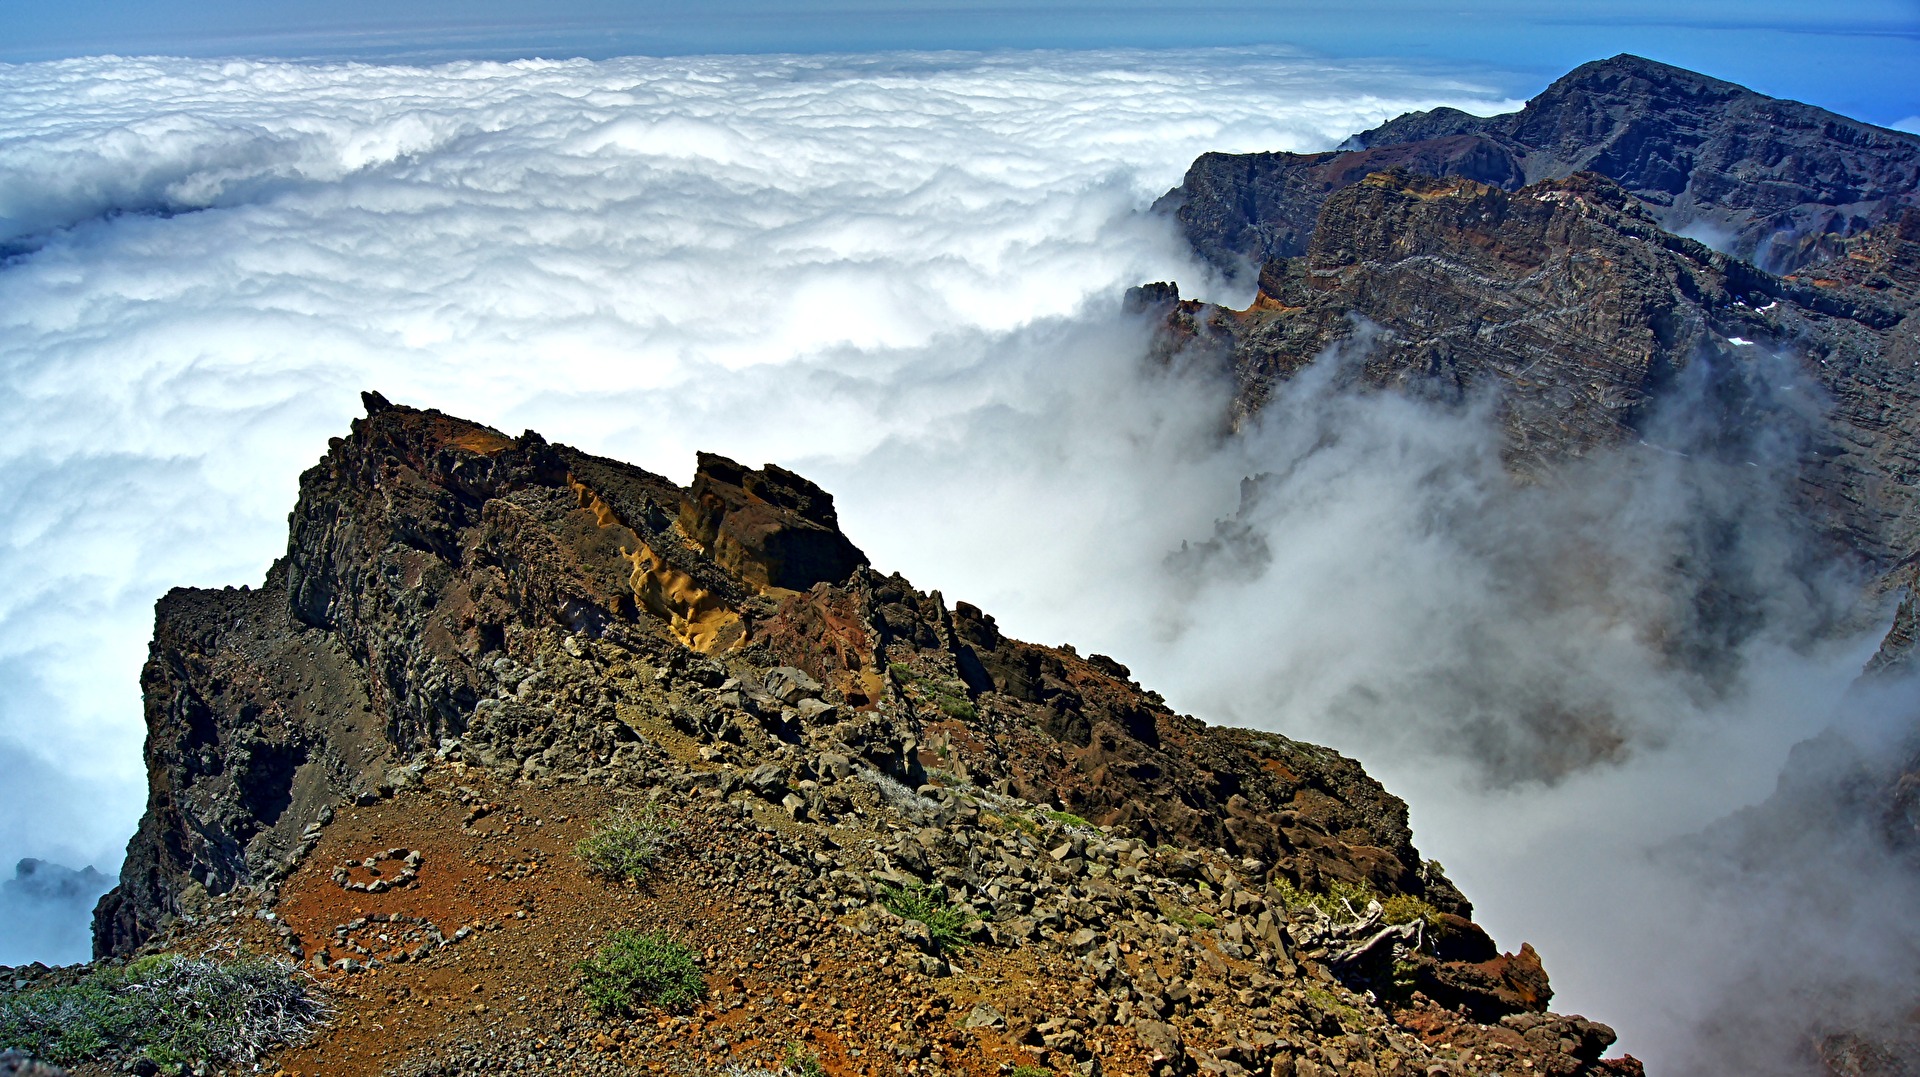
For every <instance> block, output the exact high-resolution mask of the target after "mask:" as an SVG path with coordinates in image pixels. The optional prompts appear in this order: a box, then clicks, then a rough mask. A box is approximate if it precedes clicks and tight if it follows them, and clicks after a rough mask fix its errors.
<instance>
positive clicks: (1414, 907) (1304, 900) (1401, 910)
mask: <svg viewBox="0 0 1920 1077" xmlns="http://www.w3.org/2000/svg"><path fill="white" fill-rule="evenodd" d="M1273 885H1274V889H1276V890H1278V891H1280V897H1281V901H1282V902H1283V903H1284V904H1285V905H1286V906H1287V908H1289V909H1302V908H1307V907H1312V908H1316V909H1319V910H1320V911H1321V912H1324V913H1326V914H1327V915H1328V916H1331V917H1333V918H1334V919H1336V920H1346V919H1351V918H1353V917H1356V916H1358V915H1360V914H1361V913H1363V912H1365V911H1366V908H1367V903H1368V902H1370V901H1378V902H1379V903H1380V913H1381V919H1383V920H1385V921H1386V922H1387V923H1389V924H1410V923H1413V922H1414V921H1416V920H1422V921H1425V922H1426V923H1427V924H1428V925H1432V924H1433V923H1434V922H1435V921H1437V920H1438V919H1439V916H1440V912H1439V910H1437V909H1435V908H1434V907H1433V906H1432V905H1429V904H1427V903H1426V902H1425V901H1424V900H1422V899H1420V898H1417V897H1414V896H1413V895H1412V894H1394V895H1391V896H1389V897H1381V896H1380V894H1379V892H1377V891H1376V890H1374V889H1373V887H1371V886H1368V885H1367V884H1366V883H1343V882H1340V881H1338V880H1335V881H1333V882H1330V883H1328V884H1327V890H1326V893H1323V894H1310V893H1308V892H1306V891H1304V890H1302V889H1300V888H1299V887H1297V886H1295V885H1294V884H1292V883H1291V882H1288V881H1287V880H1285V879H1281V880H1279V881H1277V882H1275V883H1274V884H1273Z"/></svg>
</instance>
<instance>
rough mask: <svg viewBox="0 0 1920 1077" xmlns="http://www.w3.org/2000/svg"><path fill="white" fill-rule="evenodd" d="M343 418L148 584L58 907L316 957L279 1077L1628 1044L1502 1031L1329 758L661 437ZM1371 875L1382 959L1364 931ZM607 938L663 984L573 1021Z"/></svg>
mask: <svg viewBox="0 0 1920 1077" xmlns="http://www.w3.org/2000/svg"><path fill="white" fill-rule="evenodd" d="M367 410H368V414H367V417H366V418H364V419H360V420H357V421H356V422H355V423H354V425H353V431H352V433H351V435H350V436H348V437H346V438H338V439H335V440H334V441H333V442H331V444H330V447H329V451H328V453H327V455H326V457H325V458H324V459H322V460H321V461H320V463H319V464H317V465H316V466H315V467H313V468H311V469H310V470H308V471H307V472H306V473H305V474H304V475H303V476H302V478H301V495H300V501H299V504H298V505H297V506H296V508H295V511H294V512H293V514H292V517H291V524H292V526H291V534H290V538H289V543H288V548H287V553H286V556H285V557H284V558H282V559H281V560H280V561H279V562H277V563H276V564H275V565H274V567H273V568H272V569H271V570H270V571H269V573H268V576H267V579H266V582H265V585H264V586H263V587H260V588H239V589H226V590H217V591H209V590H178V591H174V592H172V593H170V594H169V595H168V596H167V597H166V598H165V599H163V600H162V602H161V603H160V605H159V607H158V610H157V623H156V631H155V638H154V643H153V647H152V651H151V656H150V660H149V662H148V665H147V669H146V672H145V675H144V678H143V684H144V686H145V688H146V691H147V701H148V709H147V718H148V723H149V736H148V742H147V759H148V763H149V766H150V768H151V774H152V792H151V797H150V800H149V805H148V811H147V814H146V816H145V817H144V819H143V820H142V824H141V828H140V831H139V833H138V834H137V835H136V836H135V838H134V840H133V842H132V844H131V845H130V847H129V852H128V861H127V864H128V871H127V873H126V875H125V876H124V878H123V881H122V884H121V886H120V887H119V888H118V889H116V890H115V891H114V892H113V893H111V894H110V895H108V897H107V898H105V899H103V900H102V902H101V905H100V909H99V912H98V916H97V921H96V929H97V930H96V942H97V946H98V949H99V952H100V954H101V955H102V957H111V958H118V957H125V956H131V955H135V954H138V953H142V952H151V951H154V950H157V949H181V948H199V949H204V948H206V947H214V946H217V947H226V948H238V949H241V950H252V951H253V952H261V953H285V954H288V955H290V956H291V959H292V960H295V961H297V962H299V963H301V964H302V965H303V966H305V967H307V968H310V969H312V970H313V972H312V975H314V976H316V977H317V978H319V979H320V980H321V981H322V982H323V984H324V985H325V987H326V990H327V991H328V992H329V994H330V995H331V996H332V997H333V999H334V1001H335V1004H336V1006H337V1008H338V1012H337V1015H336V1018H335V1020H334V1022H333V1024H332V1025H330V1026H329V1027H328V1028H327V1029H325V1030H323V1031H322V1032H321V1033H320V1035H319V1036H318V1037H317V1038H316V1039H315V1040H314V1041H312V1042H310V1043H307V1044H303V1045H299V1046H295V1047H290V1048H283V1049H281V1050H280V1052H279V1053H278V1054H277V1055H275V1056H272V1057H271V1058H270V1059H269V1061H270V1062H271V1063H272V1064H273V1065H278V1066H279V1067H281V1068H282V1069H283V1070H284V1071H285V1072H287V1073H294V1074H312V1073H317V1072H327V1073H341V1072H355V1073H359V1072H365V1073H394V1074H409V1075H419V1077H424V1075H427V1074H454V1073H496V1072H500V1071H503V1070H517V1069H521V1068H528V1067H531V1066H543V1067H553V1066H558V1068H560V1069H562V1070H565V1071H567V1072H577V1073H601V1072H608V1073H611V1072H627V1071H628V1070H629V1069H631V1068H633V1067H643V1068H652V1069H660V1068H662V1067H669V1068H671V1069H672V1070H673V1071H675V1072H679V1071H683V1070H684V1071H688V1072H714V1071H717V1070H719V1069H721V1068H723V1067H724V1066H726V1065H745V1064H752V1065H760V1066H762V1067H765V1068H773V1067H776V1066H777V1065H779V1064H781V1060H782V1059H787V1058H791V1057H793V1053H794V1052H796V1051H798V1052H800V1053H801V1054H802V1055H805V1056H807V1057H809V1058H811V1059H813V1060H814V1061H815V1062H817V1063H818V1064H819V1065H820V1066H821V1067H822V1069H823V1071H824V1072H826V1073H830V1074H834V1075H836V1077H838V1075H844V1074H852V1073H874V1074H895V1073H901V1072H910V1073H926V1074H940V1073H951V1074H981V1075H986V1074H994V1073H999V1072H1004V1071H1005V1069H1007V1068H1011V1066H1012V1065H1014V1064H1029V1063H1031V1062H1033V1061H1034V1060H1036V1059H1038V1060H1041V1061H1043V1062H1045V1063H1046V1064H1047V1065H1049V1066H1051V1067H1053V1068H1055V1069H1060V1070H1066V1069H1071V1070H1073V1071H1074V1072H1076V1073H1083V1074H1090V1073H1095V1072H1099V1073H1107V1074H1116V1075H1127V1074H1139V1075H1147V1074H1154V1075H1158V1077H1173V1075H1176V1074H1189V1073H1199V1072H1206V1073H1235V1072H1259V1073H1269V1072H1303V1071H1306V1070H1307V1069H1309V1068H1311V1067H1313V1066H1318V1067H1320V1068H1321V1069H1322V1070H1323V1071H1325V1072H1338V1073H1351V1074H1357V1075H1365V1074H1395V1075H1401V1074H1405V1075H1412V1074H1418V1073H1424V1072H1428V1070H1429V1067H1431V1066H1433V1065H1436V1064H1439V1063H1440V1062H1441V1061H1442V1060H1444V1059H1447V1058H1452V1057H1454V1048H1453V1047H1451V1046H1450V1045H1451V1044H1453V1043H1456V1042H1457V1043H1468V1042H1484V1044H1485V1048H1484V1050H1485V1052H1487V1053H1486V1055H1485V1057H1487V1058H1488V1059H1498V1060H1499V1062H1500V1065H1503V1066H1504V1065H1520V1064H1521V1063H1522V1062H1525V1064H1526V1066H1527V1067H1529V1068H1532V1070H1533V1072H1540V1073H1582V1074H1598V1073H1619V1074H1631V1073H1638V1072H1639V1066H1638V1064H1637V1063H1635V1062H1633V1061H1632V1060H1631V1059H1613V1060H1601V1059H1599V1055H1598V1051H1597V1050H1588V1049H1587V1048H1586V1047H1582V1048H1581V1050H1580V1052H1579V1053H1577V1054H1574V1055H1568V1054H1566V1053H1565V1052H1564V1051H1562V1050H1561V1048H1560V1044H1561V1042H1562V1041H1563V1039H1564V1037H1559V1036H1555V1037H1545V1036H1543V1037H1540V1038H1539V1042H1538V1043H1536V1042H1535V1041H1534V1039H1532V1038H1530V1037H1529V1036H1524V1035H1521V1034H1520V1033H1517V1032H1514V1031H1513V1030H1512V1029H1509V1028H1507V1027H1505V1026H1503V1025H1501V1024H1499V1023H1498V1022H1499V1021H1500V1019H1501V1018H1503V1017H1510V1016H1512V1015H1515V1014H1521V1015H1532V1016H1539V1015H1542V1013H1543V1011H1544V1009H1545V1006H1546V1004H1547V1000H1548V998H1549V997H1550V989H1549V987H1548V985H1547V982H1546V977H1545V973H1544V971H1543V970H1542V969H1541V967H1540V963H1539V959H1538V957H1537V956H1536V955H1535V954H1534V953H1533V951H1532V950H1531V948H1529V947H1526V946H1522V947H1521V949H1520V951H1519V952H1518V953H1517V954H1507V955H1502V954H1500V953H1498V952H1497V950H1496V948H1495V947H1494V945H1493V944H1492V942H1491V940H1489V939H1487V937H1486V936H1485V934H1484V932H1481V931H1480V930H1479V929H1478V928H1477V927H1475V926H1474V925H1473V924H1472V922H1471V920H1470V919H1469V917H1470V915H1471V906H1470V905H1469V904H1468V903H1467V901H1466V900H1465V899H1464V898H1463V897H1462V896H1461V895H1460V894H1459V892H1458V891H1457V890H1456V889H1455V888H1454V887H1453V886H1452V884H1451V883H1449V882H1448V881H1447V880H1446V878H1445V876H1444V875H1443V874H1441V872H1440V870H1439V868H1438V866H1437V865H1434V864H1431V863H1429V862H1426V861H1424V860H1423V859H1422V858H1421V857H1420V855H1419V853H1418V851H1417V850H1416V849H1415V848H1414V846H1413V844H1412V835H1411V832H1410V831H1409V829H1408V826H1407V811H1406V806H1405V805H1404V804H1403V803H1402V802H1400V801H1399V800H1398V799H1396V798H1394V797H1393V796H1392V795H1391V794H1389V793H1387V792H1386V791H1385V790H1384V789H1382V788H1381V787H1380V785H1379V784H1378V783H1377V782H1375V781H1373V780H1372V779H1371V778H1369V777H1368V776H1367V775H1366V774H1365V772H1364V771H1362V770H1361V768H1360V767H1359V766H1358V764H1356V763H1354V762H1353V761H1352V760H1349V759H1346V758H1344V757H1341V756H1339V755H1338V754H1336V753H1334V752H1332V751H1329V750H1327V749H1325V748H1319V747H1316V746H1313V745H1308V744H1303V743H1300V742H1296V741H1292V740H1289V739H1287V738H1284V737H1280V736H1276V735H1273V734H1266V733H1255V732H1251V731H1247V730H1236V729H1222V728H1216V727H1209V726H1206V725H1205V724H1203V723H1201V722H1198V721H1196V720H1194V719H1192V718H1190V717H1186V716H1183V715H1180V714H1177V713H1175V712H1173V711H1172V710H1171V709H1169V708H1168V707H1167V706H1166V705H1165V703H1164V702H1162V701H1161V699H1160V697H1158V696H1157V695H1155V694H1153V693H1150V692H1147V691H1146V690H1144V689H1142V688H1141V687H1139V686H1138V685H1137V684H1135V683H1133V682H1132V681H1131V679H1130V675H1129V673H1128V671H1127V669H1126V667H1125V666H1123V665H1121V664H1120V663H1119V662H1117V661H1115V660H1113V659H1111V658H1107V657H1104V656H1095V657H1093V658H1082V657H1080V656H1079V654H1078V653H1077V652H1076V651H1074V650H1073V649H1072V648H1069V647H1045V646H1039V645H1035V644H1030V643H1023V642H1021V641H1018V640H1015V639H1012V638H1009V637H1007V636H1005V635H1003V634H1002V633H1001V632H1000V631H999V629H998V627H997V625H996V624H995V622H994V620H993V618H991V617H990V616H988V615H987V614H986V613H984V612H982V611H981V610H979V609H977V608H975V607H973V606H970V605H968V604H966V603H953V604H952V605H949V604H948V603H947V602H946V600H945V599H943V598H942V597H941V595H940V594H939V593H938V592H932V593H929V592H923V591H919V590H917V589H915V588H914V587H913V586H912V585H911V584H909V583H908V582H907V581H905V580H904V579H901V578H900V577H898V576H888V575H882V574H880V573H878V572H876V571H875V570H873V569H872V568H870V567H868V566H867V565H866V564H865V559H864V558H863V557H861V556H860V555H859V553H858V551H857V549H856V548H855V547H854V546H853V545H852V543H850V542H849V541H848V540H847V539H846V538H845V537H844V536H843V535H841V534H840V532H839V530H838V526H837V522H836V520H835V517H834V515H833V512H832V508H831V501H830V499H829V498H828V497H827V496H826V494H825V493H824V492H822V491H820V490H819V489H818V488H817V487H815V486H813V484H811V483H809V482H807V481H806V480H804V479H802V478H800V477H799V476H797V475H793V474H792V473H791V472H786V471H784V470H781V469H778V468H775V467H771V466H770V467H767V468H764V469H760V470H758V471H755V470H750V469H746V468H743V467H741V466H739V465H737V464H734V463H732V462H731V461H727V460H725V459H724V458H722V457H717V456H709V455H703V456H702V457H701V458H700V471H699V473H698V474H697V476H696V478H695V480H694V483H693V485H692V486H691V487H690V488H689V489H686V490H682V489H680V488H678V487H676V486H675V485H674V484H672V483H670V482H668V481H667V480H665V479H662V478H660V477H659V476H656V475H652V474H649V473H647V472H645V471H641V470H639V469H637V468H633V467H630V466H627V465H624V464H620V463H617V462H615V461H611V460H606V459H602V458H598V457H594V456H590V455H588V454H585V453H582V452H579V451H578V450H575V449H571V448H569V447H567V446H564V445H559V444H553V443H549V442H547V441H546V440H545V439H544V438H542V437H540V436H539V435H537V434H534V433H531V432H528V433H525V434H522V435H520V436H519V437H509V436H507V435H505V434H502V433H500V432H498V431H494V430H490V429H488V428H486V427H483V426H480V425H477V424H474V423H470V422H466V421H463V420H459V419H455V418H452V417H450V416H446V415H443V414H440V413H438V412H434V411H419V410H415V409H412V408H406V407H399V406H395V405H393V404H391V403H389V402H387V401H386V400H385V399H383V398H381V397H379V396H378V395H376V394H369V395H368V397H367ZM809 703H812V704H816V706H812V707H808V706H806V705H807V704H809ZM602 819H625V820H633V819H641V820H647V821H648V822H647V823H646V824H645V825H646V826H648V827H650V828H652V829H651V830H650V831H649V833H652V834H654V835H656V837H655V838H653V839H649V840H651V841H653V842H654V843H655V844H654V846H653V848H654V852H653V853H652V854H650V855H651V856H652V857H653V867H652V868H651V869H650V870H649V871H647V872H646V873H645V875H644V877H643V878H641V879H639V880H637V881H635V882H630V883H627V884H625V885H621V884H619V883H618V882H609V881H608V880H607V879H606V878H605V877H604V875H603V874H599V873H597V870H598V869H593V868H590V866H589V865H588V864H586V863H585V862H583V861H582V860H581V859H580V857H579V856H578V855H576V852H575V849H576V845H577V843H578V842H579V841H580V840H581V839H582V838H584V837H586V836H587V835H588V834H589V833H591V832H592V831H593V830H594V828H595V827H596V826H599V825H600V823H599V822H598V820H602ZM343 879H344V881H343ZM1335 886H1338V887H1343V888H1344V889H1343V890H1341V893H1343V894H1348V895H1360V896H1361V897H1360V899H1359V900H1360V903H1361V904H1363V905H1364V906H1365V908H1364V909H1360V908H1357V907H1356V906H1355V905H1354V904H1353V903H1352V902H1351V901H1348V902H1346V903H1345V904H1341V903H1337V902H1333V901H1332V900H1330V899H1329V898H1328V897H1327V896H1326V894H1327V892H1328V891H1329V888H1331V887H1335ZM1376 898H1377V899H1379V900H1374V899H1376ZM1383 901H1385V902H1388V903H1389V904H1392V905H1393V907H1394V908H1397V909H1401V910H1402V911H1403V914H1404V916H1405V917H1410V918H1411V919H1403V920H1401V921H1398V922H1397V923H1396V924H1395V925H1388V930H1389V932H1390V934H1391V935H1392V938H1393V939H1402V940H1404V941H1403V942H1399V943H1396V942H1388V943H1381V942H1378V941H1374V942H1365V939H1366V937H1367V936H1369V935H1371V934H1373V933H1375V932H1376V931H1378V930H1380V929H1382V925H1383V920H1382V915H1383V914H1382V912H1381V910H1382V908H1383V905H1382V902H1383ZM930 910H932V911H930ZM1416 920H1418V921H1420V922H1428V921H1430V922H1431V923H1432V924H1434V925H1436V926H1434V927H1433V929H1432V930H1431V931H1430V932H1416V931H1414V930H1413V929H1412V928H1411V927H1410V926H1408V925H1410V924H1412V923H1414V922H1415V921H1416ZM616 927H630V928H634V929H636V930H647V931H655V932H663V933H667V934H670V935H672V936H674V937H677V938H681V939H685V940H687V942H688V943H689V944H690V945H691V946H692V947H693V948H694V952H695V953H696V954H698V955H699V960H700V963H701V968H702V970H703V980H704V983H705V985H706V988H707V993H706V995H705V996H704V997H703V999H702V1000H701V1001H700V1002H699V1003H697V1004H696V1005H694V1006H692V1007H690V1008H687V1009H686V1010H684V1011H680V1012H664V1011H653V1012H649V1013H648V1014H646V1015H645V1017H644V1019H642V1020H637V1021H628V1020H623V1019H618V1018H614V1017H610V1016H605V1015H599V1014H595V1013H593V1012H590V1011H587V1010H584V1009H583V1008H582V1005H581V997H580V995H579V994H578V981H577V975H576V973H575V971H574V968H573V964H574V962H576V961H577V960H579V959H582V958H585V957H589V956H591V954H592V953H593V948H594V947H595V946H596V945H598V944H599V942H600V940H602V939H603V938H605V937H606V933H607V932H609V931H611V930H612V929H614V928H616ZM1429 937H1430V938H1432V939H1433V940H1435V941H1433V942H1432V943H1428V942H1424V941H1421V940H1423V939H1425V938H1429ZM1363 943H1364V945H1363ZM1336 953H1337V954H1338V955H1341V956H1340V957H1339V959H1338V960H1336V959H1335V957H1334V956H1332V955H1335V954H1336ZM1408 985H1411V986H1408ZM1543 1019H1546V1018H1543ZM1550 1020H1551V1021H1565V1020H1574V1019H1560V1018H1551V1019H1550ZM1553 1027H1554V1028H1556V1029H1557V1028H1559V1027H1560V1025H1557V1024H1556V1025H1554V1026H1553ZM1568 1027H1572V1026H1568ZM1583 1027H1584V1026H1583ZM1603 1027H1604V1026H1593V1028H1594V1029H1601V1028H1603ZM1587 1037H1588V1038H1587V1039H1581V1040H1578V1042H1580V1043H1582V1044H1589V1043H1593V1042H1601V1041H1602V1040H1604V1041H1605V1042H1611V1034H1610V1033H1607V1034H1606V1035H1605V1036H1601V1035H1600V1033H1599V1032H1591V1033H1588V1034H1587ZM1576 1039H1578V1038H1577V1037H1576ZM1566 1042H1575V1041H1574V1040H1567V1041H1566ZM1296 1059H1297V1060H1298V1061H1297V1065H1296ZM83 1072H85V1071H83Z"/></svg>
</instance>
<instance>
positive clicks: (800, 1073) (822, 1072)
mask: <svg viewBox="0 0 1920 1077" xmlns="http://www.w3.org/2000/svg"><path fill="white" fill-rule="evenodd" d="M786 1072H787V1073H788V1074H789V1075H790V1077H827V1068H826V1067H825V1066H823V1065H821V1064H820V1056H819V1055H817V1054H814V1053H813V1052H812V1051H809V1050H807V1049H806V1048H804V1047H802V1046H800V1045H799V1044H797V1043H793V1044H788V1045H787V1066H786Z"/></svg>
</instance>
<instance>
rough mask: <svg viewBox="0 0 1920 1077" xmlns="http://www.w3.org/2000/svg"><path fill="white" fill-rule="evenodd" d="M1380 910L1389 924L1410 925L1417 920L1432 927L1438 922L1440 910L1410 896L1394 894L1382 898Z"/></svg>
mask: <svg viewBox="0 0 1920 1077" xmlns="http://www.w3.org/2000/svg"><path fill="white" fill-rule="evenodd" d="M1380 909H1381V912H1382V914H1383V916H1384V918H1385V919H1386V921H1387V923H1389V924H1411V923H1413V922H1414V921H1416V920H1418V921H1422V922H1424V923H1425V924H1426V925H1427V926H1428V927H1432V926H1433V925H1434V924H1435V923H1437V922H1439V920H1440V910H1438V909H1436V908H1434V907H1433V906H1432V905H1429V904H1427V903H1426V902H1425V901H1423V900H1421V899H1420V898H1417V897H1414V896H1413V895H1412V894H1395V895H1393V896H1392V897H1389V898H1382V899H1381V900H1380Z"/></svg>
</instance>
